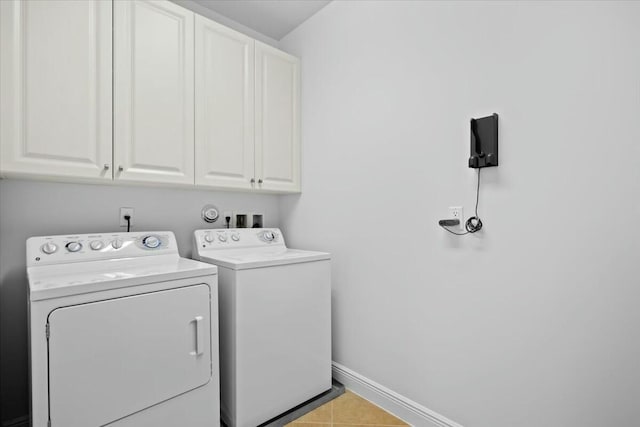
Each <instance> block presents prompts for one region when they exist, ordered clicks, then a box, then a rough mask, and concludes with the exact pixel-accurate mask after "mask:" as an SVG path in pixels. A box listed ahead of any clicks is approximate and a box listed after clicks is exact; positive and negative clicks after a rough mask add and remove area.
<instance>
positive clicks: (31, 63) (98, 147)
mask: <svg viewBox="0 0 640 427" xmlns="http://www.w3.org/2000/svg"><path fill="white" fill-rule="evenodd" d="M0 15H1V17H0V32H1V33H0V67H2V68H1V72H0V76H1V77H0V92H1V93H2V97H1V100H0V106H1V108H0V111H1V114H0V149H1V155H0V170H2V172H3V173H6V174H18V175H20V174H28V175H40V176H52V177H68V178H73V177H77V178H92V179H101V180H110V179H111V178H112V170H111V146H112V145H111V144H112V141H111V139H112V138H111V124H112V116H111V96H112V94H111V76H112V71H111V66H112V59H111V3H110V2H104V1H99V0H96V1H83V2H77V1H63V0H61V1H55V2H44V1H42V2H36V1H17V0H15V1H13V0H11V1H2V2H0Z"/></svg>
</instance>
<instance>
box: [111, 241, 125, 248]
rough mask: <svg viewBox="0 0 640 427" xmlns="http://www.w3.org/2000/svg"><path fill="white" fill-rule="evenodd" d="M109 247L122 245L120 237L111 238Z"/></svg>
mask: <svg viewBox="0 0 640 427" xmlns="http://www.w3.org/2000/svg"><path fill="white" fill-rule="evenodd" d="M111 247H112V248H113V249H120V248H121V247H122V239H113V241H112V242H111Z"/></svg>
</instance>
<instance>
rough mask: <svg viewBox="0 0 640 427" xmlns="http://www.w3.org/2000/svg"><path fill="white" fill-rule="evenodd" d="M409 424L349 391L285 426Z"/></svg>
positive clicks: (322, 426)
mask: <svg viewBox="0 0 640 427" xmlns="http://www.w3.org/2000/svg"><path fill="white" fill-rule="evenodd" d="M407 425H409V424H407V423H405V422H404V421H402V420H399V419H398V418H396V417H394V416H393V415H391V414H390V413H388V412H386V411H384V410H383V409H381V408H379V407H377V406H376V405H374V404H373V403H371V402H369V401H368V400H365V399H363V398H362V397H360V396H358V395H357V394H355V393H352V392H350V391H349V390H347V391H345V393H344V394H343V395H341V396H339V397H337V398H336V399H334V400H332V401H331V402H328V403H325V404H324V405H322V406H321V407H319V408H318V409H315V410H313V411H311V412H309V413H308V414H306V415H304V416H302V417H300V418H298V419H297V420H295V421H294V422H292V423H290V424H287V426H289V427H374V426H375V427H381V426H385V427H389V426H407Z"/></svg>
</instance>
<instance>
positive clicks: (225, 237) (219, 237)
mask: <svg viewBox="0 0 640 427" xmlns="http://www.w3.org/2000/svg"><path fill="white" fill-rule="evenodd" d="M218 240H220V241H221V242H226V241H227V234H226V233H221V234H218Z"/></svg>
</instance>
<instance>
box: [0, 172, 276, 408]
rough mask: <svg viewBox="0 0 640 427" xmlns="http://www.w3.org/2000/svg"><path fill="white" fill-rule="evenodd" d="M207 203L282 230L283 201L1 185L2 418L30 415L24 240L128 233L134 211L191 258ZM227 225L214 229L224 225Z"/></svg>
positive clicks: (140, 222)
mask: <svg viewBox="0 0 640 427" xmlns="http://www.w3.org/2000/svg"><path fill="white" fill-rule="evenodd" d="M207 203H213V204H214V205H216V206H217V207H218V208H219V209H220V210H221V211H222V210H227V209H228V210H245V211H258V212H264V214H265V221H266V224H265V225H267V226H270V227H275V226H278V225H279V221H278V219H279V215H280V213H279V208H278V196H275V195H253V194H248V193H227V192H214V191H202V190H191V189H167V188H154V187H135V186H127V187H124V186H108V185H80V184H61V183H50V182H37V181H19V180H0V337H1V341H0V362H1V363H0V374H1V377H2V387H1V389H0V393H1V398H2V399H1V400H2V415H3V419H4V420H10V419H14V418H17V417H21V416H24V415H26V414H27V413H28V410H29V396H28V379H27V374H28V356H27V281H26V272H25V268H26V267H25V245H24V243H25V240H26V239H27V238H28V237H31V236H43V235H55V234H68V233H91V232H107V231H123V230H124V229H122V228H120V227H119V221H118V219H119V208H120V207H121V206H127V207H133V208H134V209H135V213H134V217H133V230H134V231H144V230H149V231H151V230H171V231H173V232H174V233H175V234H176V238H177V240H178V247H179V249H180V255H182V256H185V257H189V256H190V255H191V233H192V232H193V230H195V229H197V228H208V227H207V226H208V224H205V223H204V222H203V221H202V219H201V218H200V211H201V209H202V207H203V206H204V205H205V204H207ZM222 223H223V220H222V219H220V220H218V222H216V223H214V224H212V225H210V226H212V227H215V228H219V227H222Z"/></svg>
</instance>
